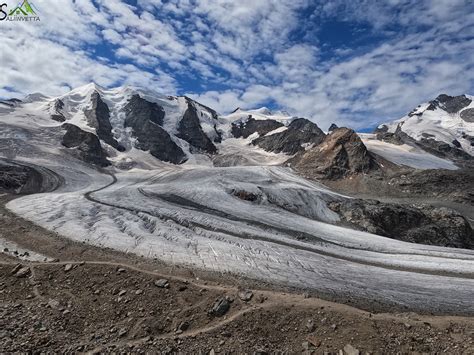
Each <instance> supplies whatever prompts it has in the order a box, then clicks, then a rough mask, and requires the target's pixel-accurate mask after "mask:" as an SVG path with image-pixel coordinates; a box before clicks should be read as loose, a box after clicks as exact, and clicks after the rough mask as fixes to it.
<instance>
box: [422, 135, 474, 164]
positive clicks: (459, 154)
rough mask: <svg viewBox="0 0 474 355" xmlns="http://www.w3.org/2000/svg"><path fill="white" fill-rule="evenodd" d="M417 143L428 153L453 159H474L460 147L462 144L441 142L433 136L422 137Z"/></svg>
mask: <svg viewBox="0 0 474 355" xmlns="http://www.w3.org/2000/svg"><path fill="white" fill-rule="evenodd" d="M415 142H416V145H418V146H419V147H420V148H422V149H424V150H426V151H427V152H428V153H431V154H434V155H437V156H439V157H442V158H451V159H456V160H458V159H460V160H472V159H473V157H472V156H471V155H470V154H469V153H466V152H465V151H464V150H462V149H460V147H461V144H459V142H458V144H456V143H454V142H452V143H453V144H454V147H453V146H452V145H449V144H448V143H445V142H440V141H438V140H435V139H433V138H422V139H421V140H420V141H415Z"/></svg>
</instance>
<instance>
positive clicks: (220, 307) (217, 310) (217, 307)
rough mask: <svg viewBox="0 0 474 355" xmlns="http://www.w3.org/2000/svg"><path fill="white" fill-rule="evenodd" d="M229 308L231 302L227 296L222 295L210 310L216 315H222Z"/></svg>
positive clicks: (210, 312)
mask: <svg viewBox="0 0 474 355" xmlns="http://www.w3.org/2000/svg"><path fill="white" fill-rule="evenodd" d="M229 309H230V302H229V301H228V300H227V299H226V298H225V297H221V298H219V299H217V300H216V302H215V303H214V305H213V306H212V308H211V309H210V310H209V314H211V315H213V316H216V317H222V316H223V315H224V314H226V313H227V312H228V311H229Z"/></svg>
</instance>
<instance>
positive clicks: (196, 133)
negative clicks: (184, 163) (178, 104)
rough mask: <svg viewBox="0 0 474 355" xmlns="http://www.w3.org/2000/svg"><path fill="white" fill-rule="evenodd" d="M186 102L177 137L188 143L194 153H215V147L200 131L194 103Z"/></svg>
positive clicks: (191, 101) (189, 100) (188, 100)
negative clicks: (186, 105)
mask: <svg viewBox="0 0 474 355" xmlns="http://www.w3.org/2000/svg"><path fill="white" fill-rule="evenodd" d="M186 101H187V103H188V108H187V110H186V112H185V113H184V115H183V118H182V119H181V121H180V122H179V126H178V134H177V136H178V137H179V138H181V139H183V140H185V141H186V142H188V143H189V144H190V145H191V147H192V148H194V149H193V151H194V152H206V153H209V154H214V153H216V152H217V148H216V146H215V145H214V143H212V141H211V139H210V138H209V137H208V136H207V135H206V134H205V133H204V131H203V130H202V127H201V123H200V120H199V117H198V112H197V109H196V106H195V103H194V102H193V100H191V99H189V98H186ZM203 107H204V106H203Z"/></svg>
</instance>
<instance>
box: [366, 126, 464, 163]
mask: <svg viewBox="0 0 474 355" xmlns="http://www.w3.org/2000/svg"><path fill="white" fill-rule="evenodd" d="M387 131H388V129H387V126H385V125H383V126H382V127H380V128H377V129H376V130H375V131H374V133H376V134H377V139H378V140H381V141H384V142H387V143H392V144H397V145H402V144H408V145H411V146H417V147H420V148H421V149H423V150H425V151H427V152H428V153H431V154H434V155H436V156H439V157H441V158H452V159H461V160H471V159H472V157H471V155H469V154H468V153H466V152H465V151H464V150H462V149H461V144H460V143H459V142H458V141H456V142H454V141H453V142H452V144H453V145H454V146H453V145H450V144H448V143H446V142H441V141H438V140H436V139H434V136H433V135H431V134H428V133H423V134H422V135H423V138H421V139H420V140H419V141H417V140H415V139H414V138H412V137H410V136H409V135H408V134H406V133H405V132H403V131H402V126H401V124H399V125H398V126H397V129H396V130H395V132H394V133H390V132H387Z"/></svg>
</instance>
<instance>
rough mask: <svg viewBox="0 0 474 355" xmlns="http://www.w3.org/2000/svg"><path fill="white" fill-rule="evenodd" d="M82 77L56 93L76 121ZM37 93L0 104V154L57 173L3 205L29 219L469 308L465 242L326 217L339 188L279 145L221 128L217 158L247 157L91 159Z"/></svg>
mask: <svg viewBox="0 0 474 355" xmlns="http://www.w3.org/2000/svg"><path fill="white" fill-rule="evenodd" d="M89 89H90V88H87V90H86V92H84V90H79V91H78V92H73V93H72V94H71V93H70V94H68V95H67V97H66V96H65V97H63V101H65V105H66V106H67V107H68V111H67V112H68V114H69V115H70V117H69V118H70V119H71V120H75V122H77V123H78V124H79V123H80V124H81V125H85V123H84V121H83V117H82V116H81V112H83V110H84V108H85V107H87V102H85V101H84V98H85V97H86V96H87V95H89V94H88V93H89V92H90V90H89ZM95 89H97V88H94V90H95ZM99 90H101V92H102V94H104V97H105V98H104V101H105V102H107V103H109V105H110V106H111V107H112V109H111V111H112V114H111V121H112V122H114V126H115V127H114V128H115V133H116V137H121V136H122V135H124V136H125V135H126V134H128V133H129V132H127V131H126V130H121V128H120V127H119V125H118V124H117V122H119V121H120V120H121V117H120V115H121V112H120V110H119V109H118V108H119V107H121V106H120V105H123V104H124V101H121V100H124V99H123V95H122V96H121V95H120V94H119V93H118V92H112V91H105V90H103V89H100V88H99ZM123 90H124V92H127V90H129V89H123ZM127 95H128V96H127ZM127 95H126V97H129V94H127ZM39 100H40V101H39V102H40V104H38V102H37V101H35V102H32V103H27V104H25V105H24V106H23V108H22V109H21V110H14V109H11V108H8V107H5V108H4V110H5V112H6V113H5V112H4V113H3V114H2V113H0V125H1V134H0V154H1V155H2V156H5V155H6V153H7V152H14V155H15V156H14V159H15V160H16V161H19V162H22V163H23V164H25V165H31V166H41V167H44V168H48V169H50V170H51V171H53V172H54V173H56V174H57V175H59V176H61V177H62V178H63V179H64V183H63V184H61V185H60V186H59V187H58V188H57V189H56V190H55V191H53V192H48V193H42V194H34V195H29V196H24V197H21V198H17V199H15V200H13V201H11V202H10V203H9V204H8V205H7V207H8V208H9V209H10V210H12V211H13V212H15V213H17V214H19V215H21V216H23V217H25V218H27V219H29V220H31V221H33V222H34V223H37V224H38V225H40V226H43V227H45V228H47V229H50V230H53V231H56V232H57V233H59V234H60V235H63V236H65V237H67V238H70V239H73V240H76V241H81V242H86V243H89V244H92V245H96V246H101V247H109V248H113V249H116V250H120V251H124V252H130V253H135V254H138V255H143V256H145V257H148V258H156V259H159V260H161V261H164V262H169V263H175V264H180V265H186V266H188V267H191V268H197V269H203V270H209V271H214V272H216V273H232V274H236V275H241V276H244V277H249V278H253V279H257V280H263V281H266V282H271V283H274V284H281V285H285V286H292V287H298V288H303V289H312V290H316V291H318V292H319V293H321V294H323V295H331V296H335V297H337V298H339V299H346V298H350V299H355V300H362V301H364V302H380V303H384V304H389V305H396V306H399V307H407V308H408V309H412V310H422V311H433V312H440V313H469V314H474V302H473V301H472V295H473V293H474V251H470V250H463V249H451V248H443V247H434V246H426V245H418V244H412V243H405V242H400V241H396V240H393V239H388V238H383V237H380V236H377V235H374V234H370V233H365V232H361V231H356V230H353V229H349V228H344V227H340V226H336V225H334V223H335V222H337V221H338V215H337V214H335V213H334V212H333V211H331V210H330V209H329V208H328V207H327V203H328V202H331V201H338V200H340V199H346V198H348V197H346V196H343V195H340V194H337V193H335V192H333V191H331V190H329V189H328V188H326V187H325V186H323V185H321V184H318V183H315V182H311V181H308V180H306V179H304V178H302V177H299V176H298V175H296V174H295V173H294V172H293V171H292V170H291V169H290V168H287V167H282V166H275V165H277V164H281V163H282V162H283V161H284V159H282V157H283V156H282V155H279V154H272V153H267V152H264V151H262V150H261V149H259V148H257V147H250V146H249V145H248V144H245V143H243V142H244V141H243V140H240V141H236V140H233V138H230V140H229V141H226V140H224V141H223V142H222V143H220V144H218V148H219V149H222V152H223V154H224V155H225V154H227V156H228V157H227V159H230V158H231V157H232V156H233V155H235V154H237V152H238V151H240V154H241V155H242V156H241V157H240V158H242V157H245V156H246V155H252V159H249V160H246V161H245V164H244V165H246V166H243V165H240V166H228V167H224V166H222V167H215V166H212V162H211V160H210V159H209V158H208V157H207V156H206V155H205V154H192V156H191V157H192V159H189V161H188V162H187V163H186V164H183V165H173V164H168V163H164V162H160V161H158V160H156V159H154V158H153V157H151V156H149V155H148V153H147V152H143V151H140V150H137V149H134V148H130V149H128V150H126V151H125V152H123V153H120V154H119V153H117V157H116V158H114V159H115V160H119V159H118V157H121V159H120V160H124V159H132V160H134V161H140V162H141V164H140V165H136V166H135V168H132V169H129V170H121V169H119V168H118V167H117V165H112V166H111V167H108V168H106V169H97V168H94V167H93V166H91V165H90V164H87V163H85V162H81V161H80V160H78V159H76V158H74V157H72V156H71V155H70V154H68V151H67V150H66V149H64V148H61V144H60V141H61V137H62V135H63V132H62V130H61V129H60V128H59V125H58V124H56V123H55V122H54V121H50V120H49V118H48V109H49V107H50V106H49V105H48V104H49V103H50V102H52V100H53V99H45V98H43V97H39ZM45 100H46V101H45ZM47 100H50V101H47ZM160 100H161V99H160ZM163 100H164V102H165V103H168V104H169V105H170V107H167V108H166V112H167V113H168V112H173V110H175V111H174V112H176V116H172V115H171V114H170V117H168V119H165V122H168V123H167V124H168V125H169V127H168V128H169V129H170V130H172V129H173V127H176V124H177V123H178V121H179V118H176V121H173V117H178V116H179V113H178V112H179V110H180V107H181V106H180V101H179V100H180V99H179V98H178V99H177V100H175V101H170V100H168V101H169V102H168V101H166V100H167V99H164V98H163ZM66 101H67V102H66ZM113 102H115V104H112V103H113ZM114 105H115V106H114ZM115 110H116V111H115ZM262 112H263V110H262ZM258 114H261V112H260V113H258ZM204 119H205V120H206V119H208V118H206V117H204ZM223 124H226V121H224V123H223ZM89 128H90V127H86V126H84V129H89ZM176 139H177V141H179V140H178V138H176ZM181 143H182V146H183V147H185V146H186V144H185V143H183V142H180V144H181ZM239 147H240V148H239ZM188 151H189V150H188ZM240 158H239V159H240ZM114 159H112V160H114ZM239 159H237V160H239ZM242 159H243V158H242ZM280 159H281V161H280ZM239 161H240V160H239ZM249 162H250V163H249ZM273 164H275V165H273ZM427 300H429V302H428V301H427Z"/></svg>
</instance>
